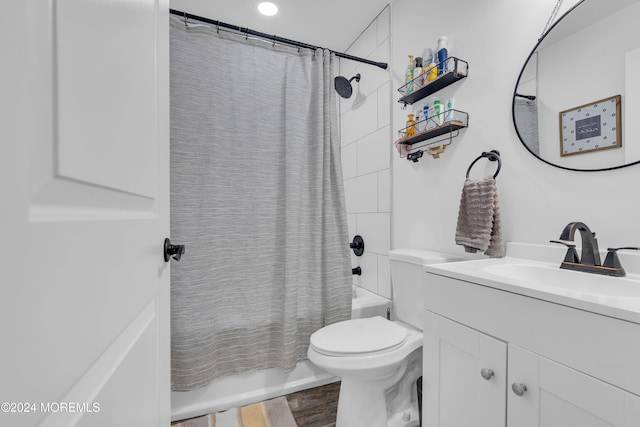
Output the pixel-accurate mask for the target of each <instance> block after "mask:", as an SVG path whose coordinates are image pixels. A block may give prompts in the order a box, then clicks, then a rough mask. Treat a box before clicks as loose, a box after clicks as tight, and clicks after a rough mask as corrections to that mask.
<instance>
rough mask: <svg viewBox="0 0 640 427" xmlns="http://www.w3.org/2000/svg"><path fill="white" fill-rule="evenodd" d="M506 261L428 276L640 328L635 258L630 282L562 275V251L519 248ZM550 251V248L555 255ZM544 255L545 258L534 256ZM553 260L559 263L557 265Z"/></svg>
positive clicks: (434, 268) (454, 266) (440, 269)
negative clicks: (497, 290)
mask: <svg viewBox="0 0 640 427" xmlns="http://www.w3.org/2000/svg"><path fill="white" fill-rule="evenodd" d="M518 245H520V246H518V247H517V248H516V249H517V251H514V252H515V253H516V255H517V256H513V255H510V254H509V252H510V251H509V245H507V256H506V257H504V258H489V259H477V260H470V261H461V262H452V263H445V264H433V265H428V266H425V267H424V269H425V271H426V272H427V273H431V274H436V275H439V276H444V277H449V278H452V279H457V280H463V281H465V282H469V283H475V284H477V285H482V286H488V287H491V288H495V289H499V290H503V291H507V292H512V293H516V294H520V295H524V296H528V297H531V298H536V299H541V300H545V301H549V302H555V303H558V304H562V305H566V306H570V307H574V308H579V309H583V310H587V311H591V312H595V313H599V314H603V315H606V316H611V317H615V318H619V319H623V320H629V321H633V322H636V323H640V275H639V274H636V272H635V271H634V270H633V269H636V268H637V266H638V265H640V264H639V262H640V257H639V258H638V260H635V259H632V258H631V257H628V258H625V263H628V267H633V269H629V268H627V276H625V277H611V276H603V275H598V274H592V273H585V272H581V271H573V270H565V269H560V263H561V261H562V257H563V256H564V251H562V250H561V251H559V252H556V253H553V254H552V256H551V257H550V256H548V250H547V248H546V247H543V246H541V245H537V246H535V247H534V248H533V249H532V250H531V251H530V253H531V254H533V255H534V256H531V257H530V258H527V257H524V256H523V255H529V254H530V253H529V252H525V251H523V250H522V245H525V244H518ZM551 249H552V248H549V250H551ZM539 254H542V256H536V255H539ZM554 260H555V261H554Z"/></svg>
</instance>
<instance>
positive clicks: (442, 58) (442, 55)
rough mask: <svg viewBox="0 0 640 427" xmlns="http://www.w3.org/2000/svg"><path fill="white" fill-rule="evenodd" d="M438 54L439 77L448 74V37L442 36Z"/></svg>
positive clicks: (439, 41) (439, 40)
mask: <svg viewBox="0 0 640 427" xmlns="http://www.w3.org/2000/svg"><path fill="white" fill-rule="evenodd" d="M436 54H437V55H438V75H442V74H444V73H446V72H447V58H448V57H449V51H448V50H447V38H446V37H444V36H442V37H440V38H439V39H438V48H437V50H436Z"/></svg>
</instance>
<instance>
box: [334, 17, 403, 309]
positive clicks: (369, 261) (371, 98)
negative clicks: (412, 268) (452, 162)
mask: <svg viewBox="0 0 640 427" xmlns="http://www.w3.org/2000/svg"><path fill="white" fill-rule="evenodd" d="M390 42H391V40H390V7H389V6H387V7H386V8H385V9H384V10H383V11H382V12H380V14H379V15H378V17H377V18H376V19H375V20H374V21H373V22H372V23H371V24H370V25H369V26H368V27H367V28H366V29H365V30H364V32H363V33H362V34H361V35H360V36H359V37H358V39H356V41H355V42H354V43H353V44H352V45H351V47H350V48H349V49H348V50H347V52H346V53H349V54H351V55H354V56H358V57H362V58H367V59H371V60H373V61H376V62H386V63H388V64H390V57H391V55H390V45H391V43H390ZM357 73H360V74H361V79H360V82H359V83H356V81H355V80H354V81H353V82H352V85H353V95H351V98H349V99H342V98H341V99H340V131H341V139H342V167H343V175H344V186H345V196H346V202H347V216H348V220H349V235H350V237H351V238H353V236H354V235H356V234H360V235H361V236H362V237H363V238H364V241H365V253H364V254H363V256H361V257H356V256H355V255H353V253H352V255H351V260H352V266H353V267H355V266H358V265H359V266H360V267H361V268H362V276H354V283H356V284H358V285H360V286H363V287H365V288H366V289H369V290H370V291H372V292H375V293H377V294H380V295H382V296H384V297H386V298H391V279H390V276H389V256H388V255H389V248H390V244H391V243H390V241H391V228H390V224H391V173H390V165H391V157H390V156H391V155H392V153H391V147H392V144H391V142H392V138H393V136H392V131H391V74H390V71H389V70H388V69H387V70H383V69H381V68H378V67H375V66H372V65H367V64H362V63H358V62H353V61H349V60H345V59H341V60H340V75H342V76H345V77H347V78H351V77H353V76H354V75H356V74H357Z"/></svg>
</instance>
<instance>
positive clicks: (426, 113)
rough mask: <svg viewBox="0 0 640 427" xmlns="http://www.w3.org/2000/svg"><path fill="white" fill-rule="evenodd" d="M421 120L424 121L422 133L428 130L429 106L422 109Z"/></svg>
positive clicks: (425, 105) (426, 105)
mask: <svg viewBox="0 0 640 427" xmlns="http://www.w3.org/2000/svg"><path fill="white" fill-rule="evenodd" d="M422 119H423V120H424V126H423V131H427V130H429V104H424V107H422Z"/></svg>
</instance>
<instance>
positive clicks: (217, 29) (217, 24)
mask: <svg viewBox="0 0 640 427" xmlns="http://www.w3.org/2000/svg"><path fill="white" fill-rule="evenodd" d="M216 33H217V34H220V23H219V22H216Z"/></svg>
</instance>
